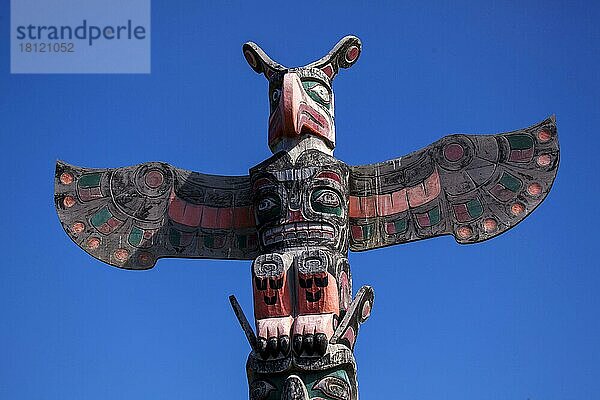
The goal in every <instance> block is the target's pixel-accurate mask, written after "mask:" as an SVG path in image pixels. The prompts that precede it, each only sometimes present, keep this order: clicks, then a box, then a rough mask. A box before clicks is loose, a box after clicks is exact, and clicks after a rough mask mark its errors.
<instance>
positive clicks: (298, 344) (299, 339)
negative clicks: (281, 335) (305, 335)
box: [293, 335, 302, 355]
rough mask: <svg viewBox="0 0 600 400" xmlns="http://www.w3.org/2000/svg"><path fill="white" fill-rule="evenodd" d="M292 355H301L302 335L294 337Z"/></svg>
mask: <svg viewBox="0 0 600 400" xmlns="http://www.w3.org/2000/svg"><path fill="white" fill-rule="evenodd" d="M293 347H294V353H296V354H298V355H300V354H302V335H294V344H293Z"/></svg>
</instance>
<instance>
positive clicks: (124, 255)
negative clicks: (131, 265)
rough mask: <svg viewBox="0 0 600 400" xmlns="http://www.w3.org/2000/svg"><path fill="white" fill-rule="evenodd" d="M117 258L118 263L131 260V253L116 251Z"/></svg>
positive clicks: (123, 250) (122, 250)
mask: <svg viewBox="0 0 600 400" xmlns="http://www.w3.org/2000/svg"><path fill="white" fill-rule="evenodd" d="M115 258H116V259H117V261H121V262H123V261H125V260H127V259H128V258H129V252H128V251H127V250H125V249H117V250H115Z"/></svg>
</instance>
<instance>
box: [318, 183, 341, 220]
mask: <svg viewBox="0 0 600 400" xmlns="http://www.w3.org/2000/svg"><path fill="white" fill-rule="evenodd" d="M310 205H311V206H312V208H313V210H315V211H316V212H321V213H326V214H335V215H337V216H338V217H339V216H341V215H342V197H341V196H340V194H339V193H338V192H336V191H335V190H332V189H327V188H318V189H317V190H315V191H314V192H313V193H312V194H311V196H310Z"/></svg>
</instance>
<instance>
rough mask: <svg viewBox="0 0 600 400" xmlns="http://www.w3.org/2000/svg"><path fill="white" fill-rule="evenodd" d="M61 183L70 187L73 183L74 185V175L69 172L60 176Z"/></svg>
mask: <svg viewBox="0 0 600 400" xmlns="http://www.w3.org/2000/svg"><path fill="white" fill-rule="evenodd" d="M60 183H62V184H63V185H70V184H71V183H73V174H71V173H69V172H63V173H62V174H60Z"/></svg>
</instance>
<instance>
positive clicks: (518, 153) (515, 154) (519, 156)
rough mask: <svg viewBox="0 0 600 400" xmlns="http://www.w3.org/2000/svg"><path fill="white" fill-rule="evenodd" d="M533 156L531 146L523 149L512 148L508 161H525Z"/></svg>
mask: <svg viewBox="0 0 600 400" xmlns="http://www.w3.org/2000/svg"><path fill="white" fill-rule="evenodd" d="M532 158H533V147H531V148H529V149H525V150H512V151H511V152H510V157H509V158H508V160H509V161H513V162H521V163H526V162H529V161H531V159H532Z"/></svg>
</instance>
